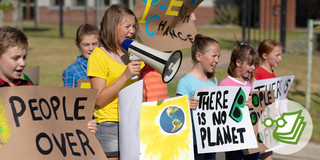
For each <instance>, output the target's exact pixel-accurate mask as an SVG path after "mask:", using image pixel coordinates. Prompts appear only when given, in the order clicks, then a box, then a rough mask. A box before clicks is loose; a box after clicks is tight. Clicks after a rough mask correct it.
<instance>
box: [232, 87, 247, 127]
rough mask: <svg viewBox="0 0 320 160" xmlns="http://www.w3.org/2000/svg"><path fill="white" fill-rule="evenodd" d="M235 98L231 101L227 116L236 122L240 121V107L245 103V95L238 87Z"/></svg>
mask: <svg viewBox="0 0 320 160" xmlns="http://www.w3.org/2000/svg"><path fill="white" fill-rule="evenodd" d="M235 97H236V98H235V100H234V101H233V104H232V108H231V110H230V113H229V116H230V117H231V118H232V119H233V120H234V121H236V122H238V123H239V122H241V121H242V116H243V114H242V112H241V108H244V106H245V103H246V95H245V94H244V92H243V90H242V89H241V88H239V90H238V92H237V94H236V96H235Z"/></svg>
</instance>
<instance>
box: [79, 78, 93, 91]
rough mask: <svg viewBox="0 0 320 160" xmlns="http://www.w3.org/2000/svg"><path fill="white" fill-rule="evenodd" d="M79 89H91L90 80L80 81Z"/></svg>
mask: <svg viewBox="0 0 320 160" xmlns="http://www.w3.org/2000/svg"><path fill="white" fill-rule="evenodd" d="M77 88H87V89H89V88H91V84H90V80H88V79H79V80H78V84H77Z"/></svg>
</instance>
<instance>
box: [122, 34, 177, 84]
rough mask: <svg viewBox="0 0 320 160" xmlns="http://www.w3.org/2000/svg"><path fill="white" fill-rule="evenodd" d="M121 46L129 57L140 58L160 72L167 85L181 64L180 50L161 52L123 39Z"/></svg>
mask: <svg viewBox="0 0 320 160" xmlns="http://www.w3.org/2000/svg"><path fill="white" fill-rule="evenodd" d="M121 46H122V48H123V49H125V50H126V51H128V53H130V56H131V55H134V56H136V57H138V58H140V59H141V60H142V61H144V62H145V63H147V64H149V65H150V66H151V67H153V68H154V69H156V70H157V71H158V72H160V74H161V75H162V81H163V82H164V83H169V82H170V81H171V80H172V79H173V78H174V76H175V75H176V73H177V72H178V70H179V68H180V65H181V62H182V53H181V51H180V50H176V51H174V52H172V53H166V52H161V51H158V50H155V49H153V48H150V47H148V46H145V45H143V44H141V43H139V42H137V41H134V40H131V39H125V40H124V41H123V42H122V44H121Z"/></svg>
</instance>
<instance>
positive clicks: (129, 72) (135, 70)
mask: <svg viewBox="0 0 320 160" xmlns="http://www.w3.org/2000/svg"><path fill="white" fill-rule="evenodd" d="M140 65H141V62H140V61H131V62H129V63H128V65H127V68H126V70H125V71H124V74H125V75H126V77H127V78H128V79H130V78H132V77H133V76H135V75H138V74H139V73H140Z"/></svg>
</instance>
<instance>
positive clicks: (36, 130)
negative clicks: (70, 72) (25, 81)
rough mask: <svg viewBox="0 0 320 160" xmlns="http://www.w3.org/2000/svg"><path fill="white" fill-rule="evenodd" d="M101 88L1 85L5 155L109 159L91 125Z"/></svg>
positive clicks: (0, 127) (0, 149) (2, 152)
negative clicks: (89, 124) (90, 128)
mask: <svg viewBox="0 0 320 160" xmlns="http://www.w3.org/2000/svg"><path fill="white" fill-rule="evenodd" d="M96 95H97V90H93V89H78V88H63V87H39V86H17V87H4V88H0V102H1V103H0V131H1V132H0V135H1V136H0V141H1V143H0V155H1V159H8V160H9V159H33V160H42V159H68V160H70V159H107V158H106V156H105V153H104V152H103V150H102V148H101V146H100V144H99V142H98V140H97V139H96V137H95V136H94V134H93V133H91V132H90V131H89V129H88V122H89V121H90V120H91V117H92V114H93V109H94V108H93V107H92V106H94V103H95V98H96Z"/></svg>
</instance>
